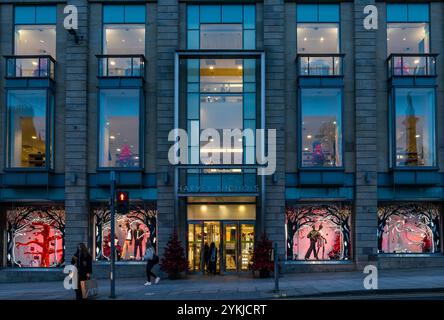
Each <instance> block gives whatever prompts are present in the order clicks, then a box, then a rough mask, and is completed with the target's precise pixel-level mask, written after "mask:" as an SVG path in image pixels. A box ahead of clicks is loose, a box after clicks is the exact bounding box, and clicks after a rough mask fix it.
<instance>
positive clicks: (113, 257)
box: [110, 170, 116, 298]
mask: <svg viewBox="0 0 444 320" xmlns="http://www.w3.org/2000/svg"><path fill="white" fill-rule="evenodd" d="M110 180H111V186H110V189H111V190H110V193H111V195H110V215H111V221H110V222H111V235H110V240H111V264H110V269H111V270H110V280H111V294H110V298H115V297H116V279H115V260H116V245H115V239H114V237H115V234H116V233H115V228H116V226H115V215H116V213H115V201H116V199H115V198H116V172H115V171H114V170H113V171H111V172H110Z"/></svg>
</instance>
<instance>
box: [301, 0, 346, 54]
mask: <svg viewBox="0 0 444 320" xmlns="http://www.w3.org/2000/svg"><path fill="white" fill-rule="evenodd" d="M334 4H335V5H337V6H338V13H339V16H338V18H339V19H338V21H333V20H332V21H319V6H322V5H332V4H327V3H324V4H322V3H316V4H307V3H300V4H297V5H296V39H295V41H296V54H297V55H299V54H311V53H313V52H304V53H299V48H298V28H299V24H308V25H324V24H337V25H338V52H336V53H337V54H341V52H342V37H341V4H340V3H334ZM304 5H316V6H317V16H318V19H317V21H298V14H297V12H298V6H304ZM324 53H325V54H333V53H335V52H324Z"/></svg>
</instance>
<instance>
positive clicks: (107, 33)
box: [103, 5, 145, 54]
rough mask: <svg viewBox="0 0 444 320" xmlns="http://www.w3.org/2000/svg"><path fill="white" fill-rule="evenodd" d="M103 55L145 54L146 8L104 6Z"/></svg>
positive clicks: (138, 6)
mask: <svg viewBox="0 0 444 320" xmlns="http://www.w3.org/2000/svg"><path fill="white" fill-rule="evenodd" d="M103 54H145V6H142V5H105V6H103Z"/></svg>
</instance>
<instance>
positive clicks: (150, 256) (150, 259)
mask: <svg viewBox="0 0 444 320" xmlns="http://www.w3.org/2000/svg"><path fill="white" fill-rule="evenodd" d="M144 260H146V261H147V263H146V277H147V280H148V281H147V282H146V283H145V286H150V285H151V277H154V283H155V284H157V283H159V281H160V278H159V277H157V276H156V275H155V274H154V273H153V271H152V269H153V267H154V266H155V265H156V264H158V263H159V257H158V256H157V255H156V253H155V252H154V247H153V245H152V244H151V242H150V241H149V240H148V241H147V242H146V250H145V256H144Z"/></svg>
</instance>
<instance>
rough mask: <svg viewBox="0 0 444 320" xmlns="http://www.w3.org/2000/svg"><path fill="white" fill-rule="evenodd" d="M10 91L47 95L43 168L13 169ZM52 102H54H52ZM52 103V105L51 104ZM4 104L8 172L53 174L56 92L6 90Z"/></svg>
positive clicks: (29, 89)
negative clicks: (35, 92) (39, 92)
mask: <svg viewBox="0 0 444 320" xmlns="http://www.w3.org/2000/svg"><path fill="white" fill-rule="evenodd" d="M10 91H42V92H45V95H46V104H45V109H46V110H45V112H46V115H45V121H46V123H45V136H46V137H47V138H46V141H45V166H42V167H12V166H11V160H12V158H11V149H10V148H11V144H10V128H11V112H10V109H9V103H8V97H9V92H10ZM51 100H52V101H51ZM51 102H52V103H51ZM4 103H5V109H6V117H5V121H4V123H5V126H4V131H3V132H4V133H5V135H4V146H5V153H4V163H5V168H4V171H6V172H22V171H34V172H53V171H54V165H55V159H56V157H55V121H54V120H55V108H56V107H55V105H56V99H55V92H54V90H53V89H51V88H40V87H32V88H7V89H5V96H4Z"/></svg>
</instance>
